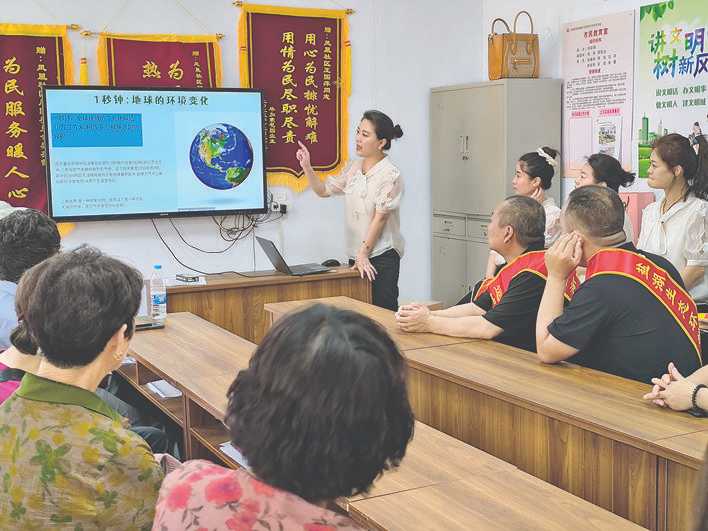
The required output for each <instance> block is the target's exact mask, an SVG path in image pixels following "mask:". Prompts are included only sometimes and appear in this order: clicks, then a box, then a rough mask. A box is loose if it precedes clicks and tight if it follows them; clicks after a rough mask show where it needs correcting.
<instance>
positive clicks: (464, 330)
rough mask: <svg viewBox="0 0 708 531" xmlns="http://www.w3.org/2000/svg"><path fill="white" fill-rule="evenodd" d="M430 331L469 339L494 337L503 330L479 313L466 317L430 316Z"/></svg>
mask: <svg viewBox="0 0 708 531" xmlns="http://www.w3.org/2000/svg"><path fill="white" fill-rule="evenodd" d="M430 331H431V332H432V333H434V334H442V335H445V336H454V337H469V338H471V339H494V338H495V337H497V336H498V335H499V334H501V333H502V332H503V331H504V330H503V329H501V328H499V327H498V326H497V325H494V324H492V323H490V322H489V321H487V320H486V319H485V318H484V317H483V316H481V315H469V316H466V317H440V316H437V315H431V316H430Z"/></svg>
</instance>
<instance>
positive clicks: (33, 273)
mask: <svg viewBox="0 0 708 531" xmlns="http://www.w3.org/2000/svg"><path fill="white" fill-rule="evenodd" d="M44 263H45V262H41V263H40V264H39V265H37V266H36V267H33V268H32V269H30V270H28V271H26V272H25V274H24V275H23V276H22V281H21V282H20V285H19V286H17V291H16V292H15V314H16V315H17V326H16V327H15V329H14V330H13V331H12V332H11V333H10V344H11V345H12V346H13V347H15V348H16V349H17V350H19V351H20V352H21V353H22V354H28V355H36V354H37V343H36V341H35V340H34V338H33V337H32V334H30V332H29V329H28V327H27V323H26V322H25V315H26V313H27V306H28V304H29V298H30V295H31V294H32V290H33V289H34V286H35V285H36V284H37V279H38V278H39V277H40V276H41V274H42V272H43V271H44Z"/></svg>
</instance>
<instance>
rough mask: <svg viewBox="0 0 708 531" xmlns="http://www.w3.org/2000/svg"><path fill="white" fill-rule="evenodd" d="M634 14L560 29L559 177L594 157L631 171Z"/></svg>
mask: <svg viewBox="0 0 708 531" xmlns="http://www.w3.org/2000/svg"><path fill="white" fill-rule="evenodd" d="M634 27H635V14H634V11H627V12H623V13H616V14H613V15H607V16H603V17H598V18H592V19H588V20H582V21H579V22H571V23H569V24H565V25H563V28H562V34H563V43H562V69H563V95H564V98H563V160H564V168H563V175H564V176H565V177H568V178H575V177H577V176H578V175H579V173H580V169H581V168H582V166H583V165H584V164H585V161H586V159H587V157H589V156H590V155H592V154H593V153H605V154H607V155H611V156H613V157H615V158H616V159H617V160H619V161H620V162H621V163H622V165H623V166H624V167H625V168H627V169H631V167H632V129H633V126H632V119H633V110H634V100H633V90H634V40H635V39H634Z"/></svg>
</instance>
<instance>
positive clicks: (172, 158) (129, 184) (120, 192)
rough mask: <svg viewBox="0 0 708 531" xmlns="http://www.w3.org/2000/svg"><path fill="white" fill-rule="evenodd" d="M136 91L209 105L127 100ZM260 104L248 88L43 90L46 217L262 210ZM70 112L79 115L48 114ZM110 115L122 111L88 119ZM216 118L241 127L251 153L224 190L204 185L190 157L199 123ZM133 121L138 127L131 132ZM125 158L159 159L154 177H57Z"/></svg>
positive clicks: (117, 164)
mask: <svg viewBox="0 0 708 531" xmlns="http://www.w3.org/2000/svg"><path fill="white" fill-rule="evenodd" d="M106 95H110V96H111V98H113V96H118V95H120V96H122V100H123V101H122V103H117V102H113V101H111V103H103V97H104V96H106ZM134 95H138V96H140V97H141V99H142V98H144V97H145V96H147V95H149V96H152V98H153V100H154V98H155V97H156V96H162V97H163V98H165V99H166V98H168V97H169V96H174V97H175V98H178V97H187V99H189V98H190V97H191V96H196V97H197V98H200V99H201V98H202V97H203V96H206V97H207V98H208V103H207V104H206V105H179V104H173V105H170V104H162V105H156V104H154V103H152V104H145V103H139V104H135V103H132V100H133V96H134ZM97 99H98V102H97ZM260 101H261V100H260V95H259V94H257V93H246V92H209V91H204V90H200V91H193V92H191V91H174V92H173V91H149V90H143V91H131V90H122V89H111V90H105V89H97V90H70V89H48V90H47V92H46V105H47V118H48V124H47V126H48V133H49V134H48V135H47V136H48V148H49V161H50V179H51V196H52V197H51V200H52V214H53V215H54V216H56V217H62V216H64V217H66V216H74V217H77V216H106V215H129V214H149V213H164V212H172V213H174V212H185V211H195V210H207V211H210V210H220V211H224V210H245V209H258V208H263V195H264V190H263V153H262V134H263V133H262V121H261V103H260ZM74 113H76V114H82V115H85V117H80V116H73V117H66V116H52V115H61V114H74ZM110 113H113V114H118V115H122V116H120V117H106V116H98V117H97V116H91V115H92V114H101V115H106V114H110ZM126 115H134V116H126ZM54 120H57V121H56V127H57V131H53V126H54ZM220 122H225V123H229V124H231V125H234V126H235V127H237V128H239V129H241V131H243V133H244V134H245V135H246V136H247V137H248V138H249V140H250V142H251V146H252V148H253V152H254V160H253V167H252V169H251V172H250V174H249V176H248V177H247V178H246V180H245V181H244V182H243V183H241V184H240V185H239V186H237V187H236V188H233V189H229V190H216V189H212V188H210V187H208V186H206V185H204V184H203V183H202V182H201V181H200V180H199V179H198V178H197V177H196V175H194V172H193V170H192V167H191V164H190V161H189V149H190V146H191V144H192V141H193V139H194V137H195V135H197V133H198V132H199V131H200V130H201V129H202V128H204V127H206V126H209V125H212V124H214V123H220ZM87 123H88V124H90V127H89V128H85V127H84V128H81V127H79V128H77V127H74V126H76V125H77V124H79V125H80V124H87ZM137 123H141V124H142V127H141V128H137V129H136V124H137ZM72 127H73V129H72ZM91 128H93V129H91ZM121 128H122V129H121ZM97 131H98V132H97ZM59 133H61V134H59ZM55 136H56V137H57V138H56V142H55V138H54V137H55ZM140 136H141V138H140ZM69 146H70V147H69ZM127 161H157V162H155V163H153V164H155V165H157V166H159V171H158V172H157V173H158V174H157V175H150V176H120V177H115V179H116V182H114V183H105V182H103V183H96V182H85V181H86V179H82V178H81V177H79V178H78V179H76V178H74V179H73V180H78V181H80V182H75V183H74V182H64V183H60V182H58V181H60V180H62V179H61V175H62V172H64V171H65V169H66V168H67V167H70V166H67V164H68V163H71V162H78V163H80V164H81V165H82V167H86V166H85V164H86V163H88V162H97V163H106V166H104V167H108V168H118V167H120V166H121V165H122V164H123V163H125V162H127ZM116 198H122V199H123V201H118V202H120V203H122V206H112V205H115V204H116V201H115V199H116ZM125 199H128V200H127V201H124V200H125ZM77 200H78V201H77Z"/></svg>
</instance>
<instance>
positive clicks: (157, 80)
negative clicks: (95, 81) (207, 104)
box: [98, 33, 221, 88]
mask: <svg viewBox="0 0 708 531" xmlns="http://www.w3.org/2000/svg"><path fill="white" fill-rule="evenodd" d="M98 68H99V72H100V75H101V82H102V83H103V84H104V85H109V86H112V87H185V88H215V87H219V86H221V52H220V49H219V44H218V37H217V36H216V35H127V34H111V33H102V34H101V35H100V37H99V40H98Z"/></svg>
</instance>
